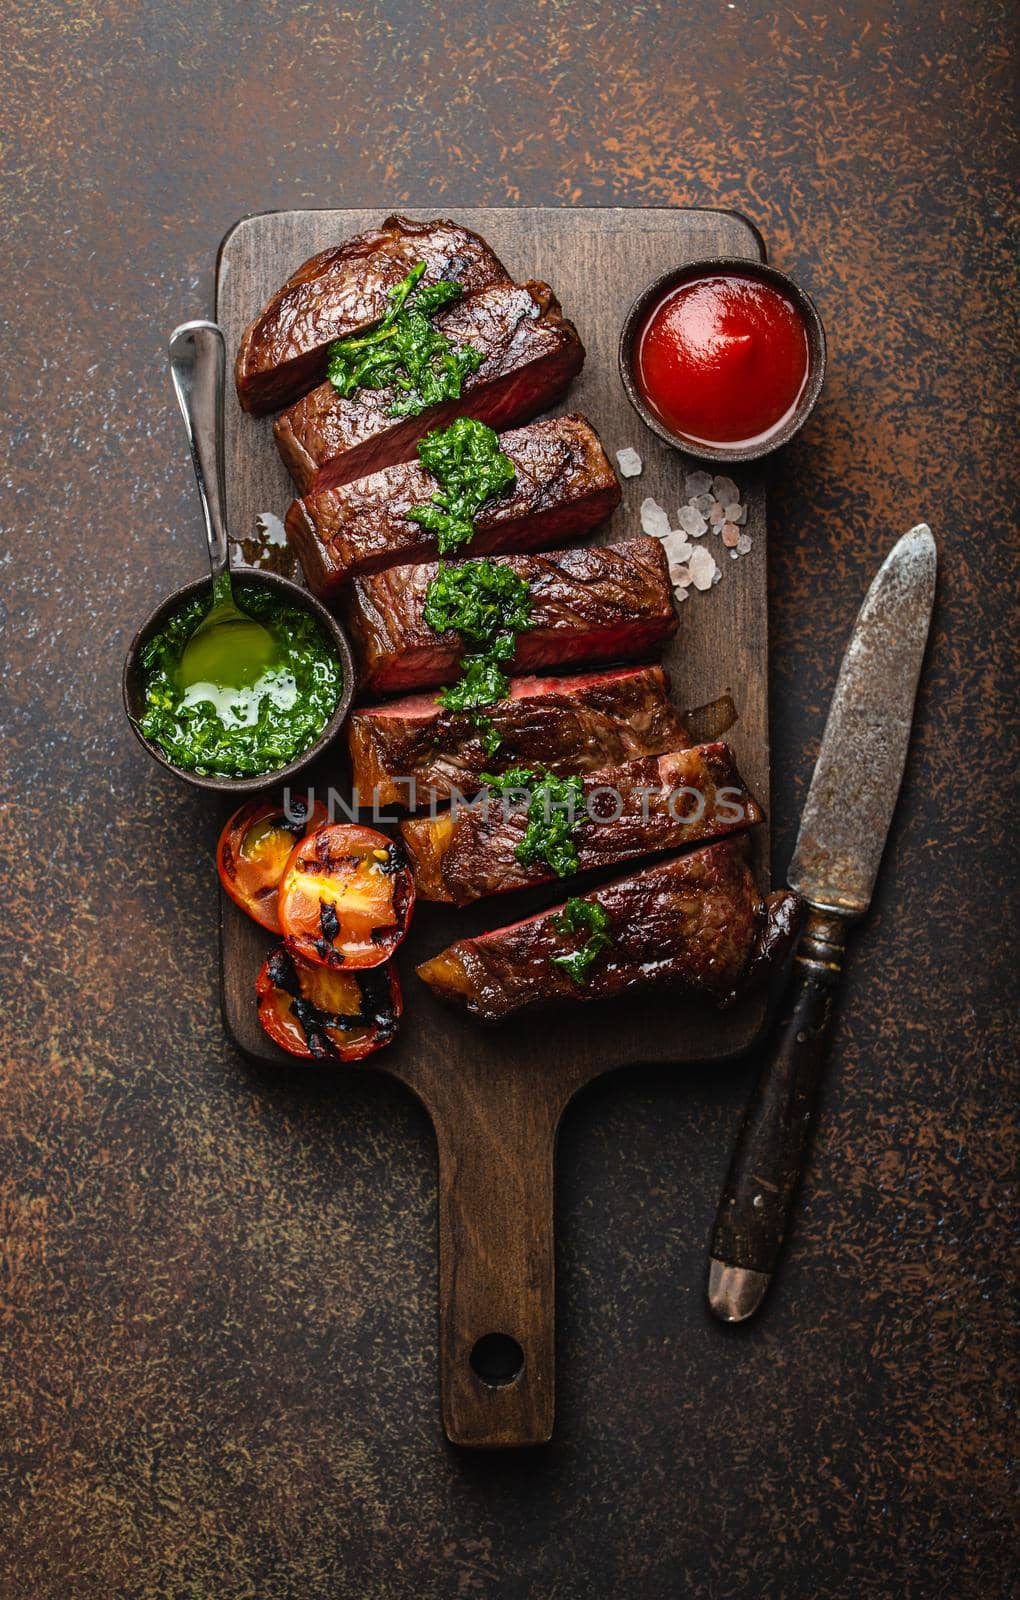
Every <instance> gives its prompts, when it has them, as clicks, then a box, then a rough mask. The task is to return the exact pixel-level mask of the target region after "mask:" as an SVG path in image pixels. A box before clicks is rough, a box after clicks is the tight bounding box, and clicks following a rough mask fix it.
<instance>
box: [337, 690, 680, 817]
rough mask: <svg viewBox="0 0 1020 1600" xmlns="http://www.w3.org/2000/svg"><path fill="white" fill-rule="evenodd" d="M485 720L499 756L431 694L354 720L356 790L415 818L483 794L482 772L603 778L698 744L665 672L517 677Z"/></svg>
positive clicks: (351, 741) (350, 733) (470, 723)
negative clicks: (540, 771) (420, 809)
mask: <svg viewBox="0 0 1020 1600" xmlns="http://www.w3.org/2000/svg"><path fill="white" fill-rule="evenodd" d="M486 716H487V717H488V718H489V721H490V722H491V724H492V726H493V728H494V730H495V732H496V734H497V735H498V736H499V740H500V743H499V747H498V749H497V751H496V753H495V755H490V754H489V753H488V752H487V751H486V750H485V748H484V746H483V744H482V742H481V735H480V733H479V730H478V725H477V723H476V722H475V721H474V720H473V719H472V718H471V717H470V716H468V715H466V713H464V712H463V711H446V710H445V709H444V708H443V707H442V706H441V705H439V704H437V702H436V698H435V696H434V695H431V694H420V695H412V696H408V697H407V698H406V699H403V700H390V701H388V702H386V703H385V704H383V705H378V706H364V707H363V708H362V709H360V710H356V711H354V712H352V714H351V717H350V720H349V721H348V724H347V740H348V746H349V749H350V753H351V763H352V766H353V770H354V782H355V785H356V787H357V789H358V792H359V793H360V794H361V795H362V796H368V795H371V794H373V793H374V794H375V795H376V798H377V800H378V803H379V805H381V806H389V805H402V806H407V807H408V808H409V809H410V810H414V809H415V806H416V805H427V804H429V803H432V802H439V801H443V800H449V799H450V797H451V795H452V794H453V792H454V791H455V790H456V791H457V792H458V793H459V794H462V795H473V794H476V793H477V792H478V790H479V789H480V788H481V775H482V773H483V772H497V773H498V772H506V771H507V769H508V768H509V767H521V766H524V767H534V766H540V767H544V768H547V769H548V770H549V771H550V772H556V773H567V772H595V771H597V770H598V769H599V768H600V767H610V766H617V765H618V764H619V763H620V762H622V761H630V760H632V759H633V758H634V757H636V756H646V755H651V756H654V755H661V754H662V753H663V752H664V751H666V750H677V749H679V748H680V747H681V746H683V745H687V744H689V743H690V739H689V737H688V734H687V730H686V728H685V727H684V725H683V721H682V719H681V717H680V715H679V713H678V712H677V711H675V710H674V708H673V706H672V705H671V704H670V701H669V695H668V691H667V686H666V675H665V673H664V672H663V670H662V668H661V667H619V668H617V669H616V670H615V671H612V672H589V673H582V674H578V675H577V676H575V677H569V678H514V679H512V680H511V683H510V694H509V696H508V697H507V699H505V700H500V701H498V702H497V704H496V705H493V706H488V707H487V708H486ZM412 785H413V787H412ZM363 803H367V802H366V801H363Z"/></svg>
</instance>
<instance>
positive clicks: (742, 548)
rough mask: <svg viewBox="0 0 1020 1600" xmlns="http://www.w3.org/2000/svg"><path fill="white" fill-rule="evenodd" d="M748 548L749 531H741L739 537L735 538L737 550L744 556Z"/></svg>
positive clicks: (749, 541) (749, 542)
mask: <svg viewBox="0 0 1020 1600" xmlns="http://www.w3.org/2000/svg"><path fill="white" fill-rule="evenodd" d="M750 548H751V535H750V534H749V533H742V534H741V535H740V538H739V539H738V540H737V550H738V551H739V553H740V554H741V555H742V556H746V554H747V552H748V551H749V550H750Z"/></svg>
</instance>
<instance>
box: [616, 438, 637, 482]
mask: <svg viewBox="0 0 1020 1600" xmlns="http://www.w3.org/2000/svg"><path fill="white" fill-rule="evenodd" d="M616 465H617V466H618V467H619V469H620V477H621V478H639V477H640V476H641V457H640V456H639V455H638V453H637V451H636V450H633V449H632V448H631V446H630V445H628V446H627V447H626V449H625V450H617V452H616Z"/></svg>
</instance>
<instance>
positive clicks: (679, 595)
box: [673, 589, 687, 600]
mask: <svg viewBox="0 0 1020 1600" xmlns="http://www.w3.org/2000/svg"><path fill="white" fill-rule="evenodd" d="M673 599H674V600H686V599H687V590H686V589H674V590H673Z"/></svg>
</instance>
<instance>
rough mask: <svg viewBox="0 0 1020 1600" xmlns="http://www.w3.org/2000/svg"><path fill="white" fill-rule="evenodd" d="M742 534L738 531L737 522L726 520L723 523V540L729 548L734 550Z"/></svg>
mask: <svg viewBox="0 0 1020 1600" xmlns="http://www.w3.org/2000/svg"><path fill="white" fill-rule="evenodd" d="M739 537H740V535H739V534H738V533H737V525H736V523H735V522H724V523H723V525H722V542H723V544H724V545H725V546H726V548H727V550H732V549H733V548H734V547H735V545H736V542H737V540H738V538H739Z"/></svg>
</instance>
